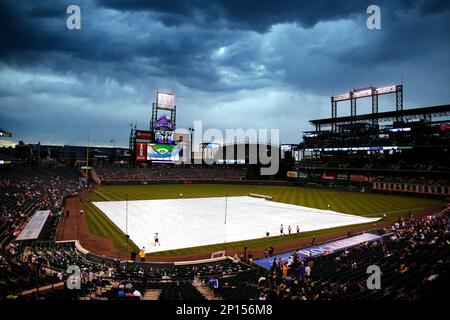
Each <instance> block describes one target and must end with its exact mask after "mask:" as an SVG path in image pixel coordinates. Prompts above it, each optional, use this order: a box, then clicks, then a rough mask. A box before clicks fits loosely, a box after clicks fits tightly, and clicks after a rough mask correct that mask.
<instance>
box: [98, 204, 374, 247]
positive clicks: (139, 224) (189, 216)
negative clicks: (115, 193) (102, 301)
mask: <svg viewBox="0 0 450 320" xmlns="http://www.w3.org/2000/svg"><path fill="white" fill-rule="evenodd" d="M94 205H95V206H97V207H98V208H99V209H100V210H101V211H103V212H104V213H105V214H106V215H107V216H108V218H109V219H110V220H111V221H112V222H114V223H115V224H116V225H117V226H118V227H119V228H120V229H121V230H122V231H123V232H125V231H126V201H106V202H94ZM225 208H226V211H227V214H226V224H225ZM378 219H379V218H365V217H361V216H356V215H349V214H344V213H340V212H335V211H331V210H320V209H314V208H308V207H303V206H297V205H292V204H286V203H279V202H273V201H267V200H264V199H258V198H252V197H246V196H244V197H228V198H225V197H215V198H190V199H181V198H180V199H168V200H167V199H166V200H136V201H128V233H129V235H130V239H131V240H132V241H133V242H134V243H136V245H138V246H139V247H143V246H144V247H145V251H146V252H157V251H163V250H172V249H181V248H189V247H195V246H203V245H208V244H216V243H224V242H232V241H241V240H248V239H255V238H262V237H265V235H266V231H268V232H269V233H270V236H275V235H279V234H280V225H281V224H283V226H284V232H285V233H288V226H289V225H290V226H291V228H292V233H294V232H296V226H297V225H298V226H299V227H300V232H305V231H313V230H319V229H327V228H333V227H339V226H346V225H352V224H360V223H368V222H374V221H377V220H378ZM156 232H157V233H158V234H159V241H160V243H161V245H160V246H158V245H156V246H155V244H154V235H155V233H156Z"/></svg>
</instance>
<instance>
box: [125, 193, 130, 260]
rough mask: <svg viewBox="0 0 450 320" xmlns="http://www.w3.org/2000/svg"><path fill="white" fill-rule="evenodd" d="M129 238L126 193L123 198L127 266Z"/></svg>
mask: <svg viewBox="0 0 450 320" xmlns="http://www.w3.org/2000/svg"><path fill="white" fill-rule="evenodd" d="M129 238H130V235H129V234H128V193H127V194H126V200H125V241H126V243H125V245H126V251H127V266H128V251H129V250H128V239H129Z"/></svg>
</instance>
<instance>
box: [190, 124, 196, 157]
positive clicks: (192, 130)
mask: <svg viewBox="0 0 450 320" xmlns="http://www.w3.org/2000/svg"><path fill="white" fill-rule="evenodd" d="M188 130H189V133H190V134H191V141H190V142H191V155H190V157H189V158H190V159H192V156H193V155H192V152H194V131H195V130H194V128H189V129H188Z"/></svg>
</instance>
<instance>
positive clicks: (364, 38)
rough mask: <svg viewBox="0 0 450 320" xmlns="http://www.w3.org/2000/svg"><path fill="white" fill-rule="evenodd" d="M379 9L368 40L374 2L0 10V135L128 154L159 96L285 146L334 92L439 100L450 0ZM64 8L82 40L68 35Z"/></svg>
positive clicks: (448, 74) (15, 6) (445, 94)
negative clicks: (93, 141)
mask: <svg viewBox="0 0 450 320" xmlns="http://www.w3.org/2000/svg"><path fill="white" fill-rule="evenodd" d="M376 2H379V3H378V4H379V6H380V7H381V14H382V29H381V30H377V31H371V30H368V29H367V28H366V21H365V19H366V18H367V14H366V8H367V6H368V5H370V4H373V2H372V1H339V2H334V1H289V0H287V1H282V0H280V1H247V0H246V1H242V0H241V1H221V2H215V1H207V0H203V1H199V0H194V1H181V0H180V1H167V0H166V1H107V0H99V1H97V2H90V1H77V2H76V3H74V2H73V1H39V2H32V1H19V2H6V1H2V2H0V48H1V50H0V126H1V127H5V128H7V129H8V128H10V129H11V130H12V131H14V133H15V137H18V138H23V139H28V140H29V141H32V142H33V141H35V139H37V138H38V137H39V139H40V140H41V141H45V140H46V139H47V140H48V141H65V142H67V143H80V142H82V141H84V140H83V139H81V140H80V138H79V135H80V133H79V132H85V131H86V130H94V129H96V130H98V133H97V137H98V143H104V142H105V141H108V140H109V138H110V137H114V138H115V139H116V141H118V142H119V141H121V143H122V144H123V145H126V137H127V134H128V124H129V122H130V121H132V120H136V119H140V121H139V125H140V126H145V125H146V123H147V122H148V117H149V115H148V114H149V105H150V102H151V100H152V99H153V92H154V91H155V90H157V89H162V90H173V91H174V92H175V93H176V94H177V101H178V105H179V106H180V110H179V112H178V113H177V114H178V122H179V124H180V125H181V126H185V127H189V126H191V124H192V121H193V120H195V119H202V120H204V121H205V125H207V126H216V127H219V128H225V127H230V126H231V127H244V128H245V127H249V126H253V127H280V128H281V127H282V128H284V129H283V130H284V131H283V132H281V135H282V138H283V139H285V140H289V141H290V142H295V141H297V140H298V136H299V132H300V131H301V130H305V129H308V127H307V121H308V120H309V119H311V118H316V117H325V116H328V115H329V114H328V113H329V105H328V101H329V95H331V93H332V92H333V91H334V93H340V92H341V91H342V92H345V91H348V90H349V89H351V88H354V87H360V86H361V87H363V86H368V85H384V84H392V83H397V82H399V81H400V79H401V77H402V76H404V79H405V87H406V88H405V93H407V94H406V96H405V98H406V101H407V102H409V103H410V104H411V105H414V106H420V105H421V104H435V103H446V102H448V100H449V99H450V96H449V90H448V87H449V81H448V79H449V78H450V62H449V59H448V56H449V53H450V47H449V45H450V41H448V40H450V39H449V37H450V29H449V28H450V25H449V24H448V21H449V20H450V19H449V18H450V14H449V12H450V11H449V3H448V1H426V0H416V1H402V0H394V1H375V4H377V3H376ZM70 4H78V5H79V6H80V7H81V14H82V29H81V30H77V31H69V30H67V28H66V26H65V23H66V18H67V14H66V8H67V6H68V5H70ZM424 88H425V89H426V90H427V91H426V92H427V93H428V94H423V93H422V92H421V90H423V89H424ZM24 114H26V116H24ZM55 115H57V117H56V118H57V119H58V121H57V122H56V123H53V122H52V119H55ZM41 118H42V119H41ZM33 119H39V121H38V122H36V121H33ZM89 128H91V129H89ZM92 128H94V129H92ZM286 128H289V129H286ZM68 129H70V130H68Z"/></svg>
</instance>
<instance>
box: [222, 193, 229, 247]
mask: <svg viewBox="0 0 450 320" xmlns="http://www.w3.org/2000/svg"><path fill="white" fill-rule="evenodd" d="M227 211H228V196H225V220H224V223H223V226H224V233H225V237H224V240H225V254H226V253H227Z"/></svg>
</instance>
